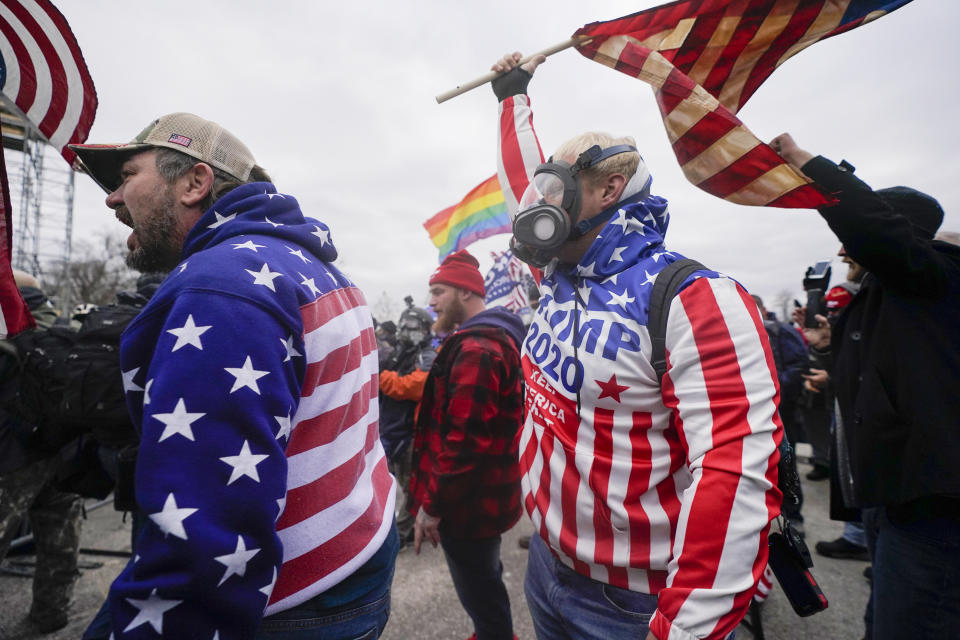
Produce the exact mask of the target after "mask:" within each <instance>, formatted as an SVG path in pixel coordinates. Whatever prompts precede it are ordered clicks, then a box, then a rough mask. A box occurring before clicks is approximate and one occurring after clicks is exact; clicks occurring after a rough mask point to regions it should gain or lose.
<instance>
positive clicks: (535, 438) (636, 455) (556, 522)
mask: <svg viewBox="0 0 960 640" xmlns="http://www.w3.org/2000/svg"><path fill="white" fill-rule="evenodd" d="M500 123H501V144H500V152H501V159H500V176H501V182H502V183H503V184H504V185H505V186H507V185H509V186H507V187H506V188H505V189H504V191H505V192H507V191H510V192H511V197H509V198H508V202H511V201H512V203H515V202H516V200H518V199H519V195H520V194H522V192H523V189H524V188H525V187H526V184H525V179H526V178H525V177H526V176H532V175H533V170H534V169H535V168H536V163H537V162H538V158H541V157H542V154H541V152H540V149H539V144H538V142H537V141H536V136H535V134H534V132H533V126H532V115H531V111H530V107H529V100H528V98H527V96H526V95H517V96H513V97H510V98H507V99H506V100H504V101H503V102H502V103H501V118H500ZM514 206H515V205H514ZM669 217H670V214H669V211H668V206H667V201H666V200H665V199H664V198H661V197H659V196H649V197H647V198H645V199H642V200H640V199H637V198H631V199H627V201H625V202H623V203H621V206H620V207H619V209H618V210H617V211H616V212H615V213H614V214H613V216H612V217H611V219H610V220H609V222H607V223H606V225H605V226H604V227H603V228H602V230H601V232H600V235H599V236H598V237H597V238H596V240H595V241H594V242H593V244H591V246H590V248H589V249H588V250H587V252H586V253H585V254H584V256H583V257H582V258H581V259H580V261H579V263H578V264H577V265H574V266H569V267H561V266H560V265H558V264H557V263H556V262H554V263H553V264H552V265H551V266H548V267H547V269H546V270H545V273H544V277H543V279H542V281H541V284H540V291H541V298H540V306H539V309H538V310H537V313H536V316H535V319H534V322H533V323H532V325H531V326H530V330H529V332H528V333H527V336H526V339H525V340H524V343H523V349H522V364H523V369H524V377H525V380H526V394H527V395H526V407H527V417H526V422H525V424H524V426H523V431H522V433H521V436H520V466H521V470H522V472H523V474H524V475H523V479H522V490H523V500H524V506H525V508H526V511H527V512H528V514H529V515H530V518H531V519H532V520H533V524H534V526H535V527H536V529H537V530H538V532H539V535H540V536H541V537H542V538H543V539H544V541H546V543H547V544H548V546H549V547H550V548H551V549H552V550H553V552H554V553H555V554H556V555H557V557H558V558H560V560H561V561H563V562H564V563H565V564H567V565H568V566H570V567H572V568H573V569H574V570H576V571H577V572H579V573H581V574H583V575H586V576H589V577H591V578H593V579H595V580H598V581H600V582H604V583H608V584H612V585H614V586H618V587H622V588H626V589H631V590H633V591H639V592H643V593H651V594H657V595H658V606H657V611H656V612H655V614H654V616H653V617H652V618H651V620H650V630H651V631H652V632H653V633H654V634H655V635H656V637H658V638H660V639H661V640H666V639H668V638H669V639H670V640H692V639H693V638H724V637H726V636H727V634H729V633H730V631H732V630H733V628H734V627H736V625H737V623H738V622H739V620H740V619H741V618H742V617H743V615H744V613H745V612H746V609H747V607H748V606H749V602H750V598H751V596H752V595H753V593H754V591H755V589H756V584H757V582H758V580H759V579H760V577H761V574H762V572H763V569H764V566H765V564H766V558H767V539H766V528H767V525H768V523H769V522H770V520H772V519H773V518H774V517H776V515H777V514H778V513H779V505H780V492H779V490H778V489H777V486H776V484H777V461H778V459H779V457H778V453H777V445H778V444H779V442H780V439H781V437H782V426H781V423H780V418H779V416H778V415H777V409H776V408H777V403H778V401H779V389H778V384H777V375H776V369H775V367H774V364H773V357H772V354H771V351H770V345H769V342H768V339H767V335H766V331H765V330H764V327H763V322H762V320H761V318H760V314H759V311H758V308H757V305H756V304H755V303H754V302H753V300H752V299H751V298H750V296H749V295H748V294H747V292H746V291H744V289H743V288H742V287H741V286H740V285H739V284H737V283H736V282H735V281H733V280H731V279H730V278H727V277H724V276H722V275H720V274H718V273H716V272H714V271H699V272H697V273H695V274H694V275H693V276H691V277H690V278H689V279H688V281H687V282H686V283H684V286H683V288H682V290H681V291H680V293H679V295H678V296H677V297H676V298H674V300H673V302H672V305H671V307H670V315H669V324H668V326H667V332H666V347H667V360H668V371H667V373H666V375H665V376H664V377H663V382H662V386H661V384H660V382H659V381H658V380H657V379H656V376H655V374H654V371H653V367H652V365H651V363H650V352H651V349H650V336H649V333H648V331H647V327H646V324H647V314H648V311H649V304H650V293H651V290H652V288H653V282H654V281H655V279H656V275H657V274H658V273H659V272H660V271H661V270H662V269H663V268H664V267H665V266H666V265H667V264H669V263H671V262H673V261H675V260H678V259H680V258H681V257H682V256H680V255H679V254H677V253H674V252H671V251H669V250H668V249H667V248H666V246H665V244H664V235H665V234H666V230H667V226H668V223H669Z"/></svg>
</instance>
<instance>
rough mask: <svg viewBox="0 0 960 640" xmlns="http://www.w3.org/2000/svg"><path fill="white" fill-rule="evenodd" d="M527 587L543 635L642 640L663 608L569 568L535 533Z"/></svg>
mask: <svg viewBox="0 0 960 640" xmlns="http://www.w3.org/2000/svg"><path fill="white" fill-rule="evenodd" d="M523 589H524V592H525V593H526V594H527V606H528V607H529V608H530V617H531V618H533V628H534V630H535V631H536V633H537V639H538V640H597V639H600V640H614V639H619V638H638V639H641V640H642V639H643V638H646V637H647V633H648V632H649V631H650V629H649V626H650V618H652V617H653V613H654V611H656V609H657V596H654V595H650V594H647V593H639V592H636V591H630V590H628V589H621V588H619V587H614V586H612V585H609V584H604V583H603V582H598V581H597V580H592V579H591V578H588V577H586V576H583V575H580V574H579V573H577V572H576V571H574V570H573V569H571V568H569V567H567V565H565V564H563V563H562V562H560V560H558V559H557V558H556V556H554V555H553V554H552V553H550V550H549V549H548V548H547V545H546V543H544V541H543V540H542V539H541V538H540V537H539V536H538V535H536V534H534V535H533V536H532V537H531V538H530V558H529V560H528V561H527V577H526V580H525V581H524V585H523ZM733 635H734V634H733V633H730V635H729V636H727V638H728V640H732V639H733Z"/></svg>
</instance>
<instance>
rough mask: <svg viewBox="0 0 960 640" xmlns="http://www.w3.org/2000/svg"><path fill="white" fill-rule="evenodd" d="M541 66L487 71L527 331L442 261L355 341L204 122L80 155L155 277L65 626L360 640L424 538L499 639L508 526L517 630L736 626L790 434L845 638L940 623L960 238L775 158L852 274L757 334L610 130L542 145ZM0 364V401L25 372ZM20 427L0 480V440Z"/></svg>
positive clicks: (790, 150)
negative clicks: (118, 534)
mask: <svg viewBox="0 0 960 640" xmlns="http://www.w3.org/2000/svg"><path fill="white" fill-rule="evenodd" d="M543 61H544V58H543V57H542V56H540V57H535V58H534V59H532V60H530V61H528V62H525V63H524V64H522V65H521V64H520V62H521V57H520V55H519V54H509V55H506V56H504V57H503V58H502V59H501V60H498V61H497V62H496V63H495V64H494V66H493V70H495V71H497V72H500V73H501V75H500V76H499V77H498V79H497V80H496V81H495V82H494V83H493V88H494V92H495V94H496V96H497V98H498V102H499V122H500V123H501V126H500V127H499V132H500V136H501V137H500V141H499V142H500V144H499V147H498V149H499V154H498V157H499V172H498V175H499V178H500V183H501V185H502V187H503V191H504V194H505V198H506V201H507V204H508V208H509V209H510V210H511V214H512V216H513V218H514V227H513V237H512V239H511V248H512V250H513V252H514V254H515V255H516V256H517V257H519V258H520V259H522V260H523V261H525V262H527V263H528V264H529V265H530V267H531V269H532V270H533V272H534V273H535V277H536V279H537V282H538V285H537V287H536V294H537V302H536V310H535V312H534V313H533V314H532V317H530V319H529V324H528V326H525V324H524V322H522V321H521V318H520V316H519V315H517V314H515V313H512V312H510V311H508V310H506V309H504V308H502V307H487V305H486V303H485V300H484V295H485V286H484V279H483V277H482V275H481V273H480V271H479V263H478V262H477V260H476V259H475V258H474V257H473V256H472V255H470V253H469V252H467V251H465V250H461V251H457V252H454V253H452V254H450V255H448V256H447V257H446V258H445V259H444V260H443V262H442V263H441V264H440V266H439V267H438V268H437V269H436V270H435V271H434V272H433V273H432V274H431V275H430V276H429V277H428V278H425V282H424V285H425V288H426V289H428V291H429V306H430V308H431V310H432V312H433V314H434V315H431V313H430V312H428V311H427V310H426V309H421V308H419V307H416V306H415V305H414V304H413V299H412V298H408V300H407V308H406V309H404V310H403V312H402V313H401V315H400V317H399V318H398V319H397V320H396V322H393V321H387V322H383V323H381V324H379V325H378V326H376V327H375V326H374V321H373V319H372V316H371V313H370V310H369V308H368V307H367V305H366V302H365V299H364V296H363V294H362V293H361V292H360V290H359V289H358V288H357V287H356V286H355V285H354V284H353V283H352V282H351V280H350V279H349V277H348V276H347V275H345V274H344V273H343V272H341V271H340V270H338V269H337V267H336V266H334V261H335V260H336V258H337V250H336V248H335V247H334V245H333V241H332V237H331V232H330V229H328V228H327V226H326V225H325V224H324V223H323V222H321V221H319V220H315V219H313V218H310V217H305V215H304V213H303V212H301V211H300V207H299V205H298V203H297V201H296V200H295V199H294V197H293V196H291V195H288V194H284V193H282V192H280V191H278V190H277V188H276V187H275V186H274V185H273V184H272V183H271V181H270V178H269V176H268V174H267V172H266V171H265V170H264V169H263V168H261V167H260V166H259V165H258V164H257V163H256V161H255V160H254V156H253V153H252V152H251V151H250V150H249V149H248V148H247V147H246V145H244V143H243V142H242V141H240V140H239V139H238V138H236V137H235V136H233V135H232V134H231V133H230V132H228V131H226V130H225V129H223V128H222V127H220V126H219V125H217V124H216V123H214V122H212V121H209V120H205V119H203V118H200V117H198V116H195V115H192V114H186V113H175V114H169V115H166V116H162V117H160V118H158V119H156V120H154V121H153V122H152V123H150V124H149V125H148V126H147V128H146V129H144V131H143V132H141V133H140V134H139V135H138V136H137V137H136V138H135V139H134V140H133V141H131V142H130V143H127V144H120V145H74V146H72V148H73V150H74V151H75V152H76V153H77V155H78V158H79V160H80V162H81V163H82V165H83V167H84V169H85V171H86V172H87V173H88V174H89V175H90V176H91V177H92V178H93V179H94V180H95V181H96V182H97V183H98V184H99V185H100V186H101V187H102V188H103V189H104V190H105V191H106V193H107V194H108V195H107V199H106V203H107V206H108V207H109V208H110V209H112V210H113V211H114V212H115V214H116V217H117V219H118V220H119V221H120V222H122V223H123V224H126V225H127V226H129V227H131V228H132V230H133V231H132V233H131V235H130V238H129V240H128V248H129V249H130V254H129V256H128V264H129V265H130V266H132V267H134V268H136V269H138V270H140V271H143V272H162V273H164V274H168V275H165V277H163V279H162V282H160V283H159V284H158V283H154V284H155V285H156V286H154V287H153V289H152V290H151V291H150V295H149V296H146V297H145V299H144V300H143V301H142V305H141V308H140V309H138V314H137V315H136V317H135V318H132V319H131V320H130V321H129V323H128V324H127V325H126V330H125V331H124V333H123V337H122V340H120V344H119V356H118V359H117V367H118V372H119V374H120V376H119V378H120V379H119V380H118V382H119V383H120V384H122V391H121V393H122V395H123V396H124V397H125V402H126V408H127V410H128V412H129V413H128V422H129V425H130V428H131V431H130V433H133V434H135V442H134V443H129V442H121V443H113V446H112V448H111V446H110V445H111V443H102V442H101V443H100V444H101V445H107V446H106V447H103V446H100V447H98V448H97V452H98V453H97V455H98V456H99V458H100V459H101V461H102V462H103V463H104V464H103V467H104V469H105V470H106V471H107V472H108V476H110V479H111V482H110V483H109V487H110V489H111V490H116V492H117V493H118V494H120V493H122V494H124V501H123V508H124V509H125V510H129V511H131V512H132V513H133V514H134V517H133V523H134V526H133V530H134V531H133V539H132V549H133V555H132V557H131V558H130V561H129V563H128V564H127V566H126V567H125V568H124V569H123V571H122V572H121V573H120V575H119V576H118V577H117V578H116V580H114V582H113V584H112V586H111V588H110V592H109V594H108V596H107V599H106V601H105V602H104V604H103V607H102V608H101V610H100V611H99V612H98V613H97V615H96V616H95V618H94V619H93V621H92V622H91V623H90V625H89V627H88V628H87V630H86V633H85V634H84V638H85V639H87V640H107V639H108V638H115V639H117V640H119V639H121V638H130V639H136V638H156V637H169V638H211V637H212V638H220V639H221V640H227V639H234V638H256V639H258V640H271V639H277V640H279V639H280V638H284V639H287V638H300V637H302V638H321V637H322V638H344V639H347V638H358V637H363V638H374V637H378V636H379V635H380V634H381V633H382V632H383V630H384V628H385V627H386V625H387V624H388V620H389V616H390V602H391V598H390V594H391V583H392V580H393V575H394V568H395V563H396V557H397V554H398V553H400V552H401V551H403V550H404V549H408V548H409V549H411V550H412V552H413V553H415V554H419V553H420V551H421V549H422V546H423V544H424V543H427V544H431V545H433V546H435V547H436V546H438V545H439V546H440V547H441V548H442V550H443V554H444V557H445V560H446V564H447V567H448V569H449V571H450V577H451V579H452V582H453V585H454V587H455V590H456V594H457V596H458V598H459V600H460V602H461V604H462V606H463V609H464V610H465V612H466V613H467V615H468V616H469V617H470V619H471V621H472V623H473V626H474V631H475V633H474V636H472V637H474V638H477V639H478V640H501V639H503V640H509V639H510V638H515V637H516V636H515V635H514V633H515V630H514V625H513V622H512V620H511V613H510V612H511V608H510V599H509V595H508V592H507V589H506V587H505V585H504V581H503V565H502V562H501V560H500V546H501V541H502V535H503V534H504V533H505V532H506V531H508V530H509V529H511V528H512V527H513V526H514V525H515V524H516V523H517V522H518V521H519V520H520V519H521V518H523V517H526V518H529V520H530V522H531V523H532V526H533V530H534V533H533V535H532V536H531V537H530V539H529V540H528V541H527V543H528V546H529V551H528V554H529V555H528V560H527V569H526V576H525V584H524V595H525V600H526V606H527V607H528V609H529V611H530V615H531V618H532V621H533V626H534V629H535V632H536V636H537V638H539V639H540V640H553V639H558V640H559V639H574V638H603V637H608V638H657V639H660V640H667V639H668V638H669V639H671V640H675V639H684V640H685V639H692V638H710V639H721V638H732V637H733V636H734V633H735V631H734V630H735V628H736V627H737V626H738V624H739V623H740V621H741V620H742V619H743V617H744V615H745V614H746V612H747V610H748V608H749V607H750V603H751V601H753V599H754V597H755V595H756V593H757V590H758V584H760V583H761V581H762V580H763V579H764V574H765V572H766V570H767V567H768V560H770V556H769V554H770V552H769V548H770V546H769V544H768V539H769V538H770V537H771V536H772V533H771V531H773V532H779V531H780V530H781V529H784V530H790V531H794V532H797V533H798V534H799V535H801V536H802V535H803V499H802V495H801V494H800V493H799V486H800V485H799V482H797V481H796V478H795V476H796V474H797V470H796V462H795V457H794V456H793V455H791V445H792V444H795V443H796V442H800V441H806V442H809V443H811V445H812V448H813V462H814V467H813V470H812V471H811V472H810V473H809V474H808V479H810V480H812V481H815V480H826V479H829V480H830V482H831V487H832V489H833V491H832V501H831V516H832V517H834V518H837V519H841V520H843V521H844V522H845V523H846V525H845V529H844V535H843V537H841V538H840V539H838V540H833V541H819V542H818V543H817V544H816V546H815V549H816V551H817V552H818V553H819V554H821V555H825V556H831V557H835V558H850V559H860V560H869V561H870V563H871V564H870V566H871V568H872V593H871V597H870V601H869V603H868V605H867V609H866V611H865V613H864V622H865V637H866V638H870V639H887V638H904V637H918V638H934V637H937V638H943V637H955V636H958V635H960V571H958V569H960V566H958V563H960V553H957V551H958V550H957V547H958V545H960V445H958V440H957V439H956V437H954V436H955V433H956V429H957V425H958V424H960V394H958V393H957V388H958V375H960V374H958V372H960V349H958V348H957V347H958V345H960V335H958V332H960V322H958V320H960V317H958V312H960V309H958V304H960V303H958V300H960V297H958V295H957V294H958V293H960V292H958V287H960V247H957V246H955V245H954V244H951V243H949V242H944V241H942V240H936V239H934V236H935V234H936V233H937V231H938V229H939V226H940V224H941V221H942V218H943V211H942V209H941V208H940V205H939V204H938V203H937V201H936V200H934V199H933V198H931V197H930V196H927V195H925V194H923V193H920V192H918V191H915V190H913V189H909V188H906V187H894V188H890V189H879V190H873V189H871V188H870V187H869V186H867V185H866V184H865V183H864V182H862V181H860V180H859V179H858V178H857V177H856V176H855V175H854V170H853V167H852V166H851V165H850V164H848V163H846V162H843V163H841V164H840V165H837V164H834V163H833V162H831V161H829V160H827V159H825V158H823V157H821V156H814V155H813V154H811V153H809V152H807V151H804V150H803V149H802V148H800V147H799V146H798V145H797V144H796V143H795V142H794V140H793V139H792V138H791V137H790V136H789V135H788V134H783V135H781V136H778V137H777V138H775V139H774V140H773V141H772V142H771V146H772V148H773V149H774V150H776V151H777V152H778V153H779V154H781V156H782V157H783V158H784V159H785V160H787V161H788V162H790V163H791V164H792V165H794V166H795V167H796V168H797V169H798V170H800V171H801V172H802V173H803V174H805V175H806V176H808V177H809V179H810V180H811V181H812V182H814V183H815V184H817V185H819V186H820V187H821V188H822V189H823V191H824V192H825V193H829V194H831V195H832V197H833V198H834V202H832V203H831V204H829V205H826V206H824V207H823V208H821V209H820V211H819V213H820V215H821V216H822V217H823V218H824V220H825V221H826V223H827V224H828V225H829V226H830V228H831V230H832V231H833V232H834V233H835V234H836V236H837V239H838V240H839V242H840V243H841V244H842V248H841V251H840V253H841V255H842V256H843V259H844V261H845V262H847V263H848V265H849V271H848V274H847V277H846V281H845V282H844V283H843V284H841V285H839V286H838V287H835V288H834V289H830V290H828V291H824V292H823V293H824V295H823V296H816V297H815V299H813V301H812V302H813V303H816V304H817V305H819V304H820V303H821V302H822V303H823V310H822V313H817V312H816V311H817V310H816V309H813V308H811V309H810V310H809V312H808V310H807V309H806V308H804V307H802V306H801V307H800V308H798V309H797V310H796V312H795V314H794V316H793V317H792V318H791V320H792V322H789V321H786V319H783V320H778V319H777V318H776V316H775V314H773V313H771V312H769V311H768V310H767V309H766V308H765V306H764V304H763V301H762V300H761V299H759V298H758V297H756V296H753V297H751V295H750V294H749V293H748V292H747V291H746V290H745V289H744V288H743V287H742V286H741V285H740V284H738V283H737V282H736V281H735V280H734V279H733V278H732V277H729V276H728V275H726V274H722V273H719V272H717V271H714V270H712V269H711V268H709V267H707V266H704V265H702V264H699V263H696V262H693V261H690V260H689V259H687V258H686V257H684V256H681V255H679V254H678V253H676V252H673V251H670V250H669V249H668V248H667V245H666V241H665V235H666V232H667V228H668V225H669V219H670V214H669V206H668V201H667V199H666V198H664V197H662V196H660V195H656V194H655V189H654V188H653V177H652V172H651V169H650V168H649V167H647V166H646V164H645V162H644V160H643V158H642V156H641V154H640V153H639V151H638V149H637V147H636V143H635V142H634V140H633V139H632V138H628V137H621V138H618V137H612V136H609V135H607V134H601V133H585V134H581V135H578V136H575V137H573V138H571V139H570V140H568V141H567V142H565V143H563V144H561V145H560V146H559V147H557V148H556V150H555V151H554V153H553V154H552V155H551V156H549V158H547V159H546V160H545V159H544V154H543V152H542V150H541V148H540V143H539V140H538V138H537V135H536V132H535V130H534V128H533V118H532V110H531V101H530V98H529V96H528V93H527V90H528V86H529V83H530V81H531V79H532V77H533V74H534V72H535V70H536V68H537V67H538V66H539V65H540V64H542V63H543ZM681 267H682V268H683V269H681ZM668 279H669V280H672V281H674V282H673V284H672V285H671V286H672V287H673V288H672V289H670V288H667V287H664V286H663V283H664V282H666V281H667V280H668ZM33 284H35V283H33ZM31 286H32V284H31V283H24V289H22V290H23V291H24V293H25V296H26V297H28V299H29V296H30V294H31V293H32V292H31V291H30V290H29V288H30V287H31ZM31 309H33V310H34V313H35V316H36V317H37V320H38V322H41V321H42V319H43V314H42V308H41V307H36V306H31ZM3 346H4V347H10V348H9V349H7V351H8V354H7V355H8V357H6V358H4V359H2V360H0V363H2V364H3V365H4V367H5V368H4V370H3V373H5V374H6V375H5V377H4V379H5V380H7V381H10V380H14V379H15V378H16V375H17V374H18V372H19V371H20V369H18V367H17V362H18V358H20V359H22V352H18V351H17V350H16V348H15V347H16V345H13V346H11V345H9V344H7V345H3ZM15 386H16V385H14V386H13V387H11V388H14V387H15ZM12 423H13V420H12V419H10V420H7V421H6V422H5V423H4V425H3V427H4V428H3V430H0V443H2V446H3V447H4V449H3V451H0V455H3V456H4V459H6V456H7V454H8V452H10V451H13V449H7V447H14V446H20V447H22V446H23V440H22V433H21V432H22V429H20V430H19V431H18V430H16V429H13V428H12V427H11V426H10V425H12ZM34 426H39V427H40V428H42V427H43V426H44V425H34ZM28 453H29V452H28ZM22 457H23V456H22ZM57 459H58V458H57V456H55V455H50V454H49V453H48V454H46V455H45V456H40V457H39V458H38V459H34V458H32V457H30V456H29V455H28V456H25V457H23V460H21V461H20V462H19V463H17V464H14V465H13V468H11V467H6V468H4V469H0V509H2V510H3V511H2V512H0V527H2V529H0V535H2V537H0V541H6V542H8V541H9V539H10V538H11V536H12V535H13V533H14V528H15V527H16V524H17V521H19V519H20V518H21V517H22V516H23V514H24V513H25V512H27V511H29V512H30V518H31V522H32V524H33V527H34V531H35V536H36V540H37V543H38V569H37V576H36V581H35V591H34V597H33V609H32V610H31V613H30V617H31V619H33V620H34V621H35V622H36V623H37V624H38V625H44V624H45V625H46V626H45V627H43V628H44V629H53V628H57V626H62V625H63V624H65V617H66V611H67V605H68V601H69V597H70V595H69V594H70V588H71V586H72V583H73V581H74V580H75V578H76V555H77V544H78V543H77V538H78V533H79V508H80V501H79V497H77V496H76V495H74V494H71V493H69V492H64V491H63V487H62V486H59V487H58V486H53V485H52V484H51V483H52V478H53V476H54V475H55V474H54V472H53V467H55V466H56V464H57V462H56V460H57ZM17 465H19V466H17ZM121 467H122V468H123V469H124V471H122V472H121V470H120V468H121ZM121 478H125V479H126V480H125V482H123V483H121V482H120V480H119V479H121ZM121 484H123V485H124V486H123V487H121ZM27 485H29V487H30V488H29V490H28V489H27V488H26V487H27ZM11 496H12V497H13V498H15V500H14V501H13V502H15V503H16V504H12V505H11V504H8V503H9V502H10V497H11ZM780 516H782V518H780ZM51 521H56V523H57V525H58V532H57V533H54V534H50V533H45V531H46V529H45V526H46V525H45V523H50V522H51ZM778 521H782V524H778V523H777V522H778ZM51 535H52V536H54V537H56V538H57V539H58V541H59V542H58V545H57V548H56V549H50V547H49V546H44V539H45V537H46V538H47V539H49V537H50V536H51ZM2 550H3V547H2V546H0V551H2ZM53 551H55V552H56V553H53ZM0 555H2V554H0ZM42 556H44V559H43V560H41V557H42ZM71 563H72V564H71ZM770 565H771V566H772V567H773V568H774V570H775V572H776V570H777V567H778V566H779V565H778V564H777V563H776V562H772V561H771V562H770ZM778 577H779V576H778ZM54 578H56V579H54Z"/></svg>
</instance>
